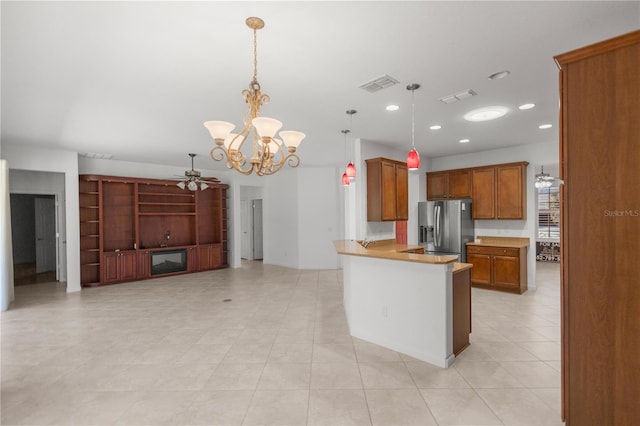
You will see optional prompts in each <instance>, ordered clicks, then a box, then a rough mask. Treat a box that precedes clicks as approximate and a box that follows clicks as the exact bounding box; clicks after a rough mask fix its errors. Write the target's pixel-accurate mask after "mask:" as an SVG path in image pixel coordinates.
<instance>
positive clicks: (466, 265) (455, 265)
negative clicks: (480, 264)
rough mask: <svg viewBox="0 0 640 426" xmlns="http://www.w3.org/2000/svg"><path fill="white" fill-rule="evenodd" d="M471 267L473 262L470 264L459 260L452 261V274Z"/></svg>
mask: <svg viewBox="0 0 640 426" xmlns="http://www.w3.org/2000/svg"><path fill="white" fill-rule="evenodd" d="M471 268H473V264H471V263H461V262H454V263H453V273H454V274H455V273H456V272H462V271H466V270H467V269H471Z"/></svg>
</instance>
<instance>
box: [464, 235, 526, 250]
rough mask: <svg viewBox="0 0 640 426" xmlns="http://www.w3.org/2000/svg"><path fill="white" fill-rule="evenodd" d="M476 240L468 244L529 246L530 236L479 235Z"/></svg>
mask: <svg viewBox="0 0 640 426" xmlns="http://www.w3.org/2000/svg"><path fill="white" fill-rule="evenodd" d="M476 240H477V242H476V241H474V242H470V243H467V245H468V246H485V247H512V248H522V247H529V238H521V237H490V236H478V237H476Z"/></svg>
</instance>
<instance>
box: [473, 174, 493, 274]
mask: <svg viewBox="0 0 640 426" xmlns="http://www.w3.org/2000/svg"><path fill="white" fill-rule="evenodd" d="M471 180H472V192H473V212H472V214H473V218H474V219H494V218H495V217H496V209H495V206H496V200H495V198H496V197H495V187H496V186H495V168H493V167H490V168H486V169H476V170H473V173H472V179H471ZM472 275H473V273H472Z"/></svg>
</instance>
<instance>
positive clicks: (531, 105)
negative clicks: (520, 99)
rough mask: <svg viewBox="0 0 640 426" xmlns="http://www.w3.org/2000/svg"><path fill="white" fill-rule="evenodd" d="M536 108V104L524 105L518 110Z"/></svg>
mask: <svg viewBox="0 0 640 426" xmlns="http://www.w3.org/2000/svg"><path fill="white" fill-rule="evenodd" d="M534 106H536V104H523V105H520V106H519V107H518V109H531V108H533V107H534Z"/></svg>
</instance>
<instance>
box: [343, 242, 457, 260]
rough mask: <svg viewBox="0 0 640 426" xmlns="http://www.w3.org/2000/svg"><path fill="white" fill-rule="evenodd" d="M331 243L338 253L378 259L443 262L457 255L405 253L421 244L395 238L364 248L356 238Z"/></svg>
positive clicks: (453, 258) (419, 247)
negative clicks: (396, 240) (398, 241)
mask: <svg viewBox="0 0 640 426" xmlns="http://www.w3.org/2000/svg"><path fill="white" fill-rule="evenodd" d="M333 245H334V246H335V248H336V251H337V252H338V254H345V255H350V256H364V257H375V258H378V259H388V260H403V261H405V262H418V263H432V264H445V263H452V262H456V261H457V260H458V258H457V256H433V255H428V254H415V253H407V251H410V250H416V249H422V248H423V246H417V245H416V246H413V245H406V244H396V242H395V240H379V241H376V242H375V243H372V244H370V245H369V246H368V247H367V248H364V247H362V246H361V245H360V243H359V242H358V241H356V240H338V241H334V242H333Z"/></svg>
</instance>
